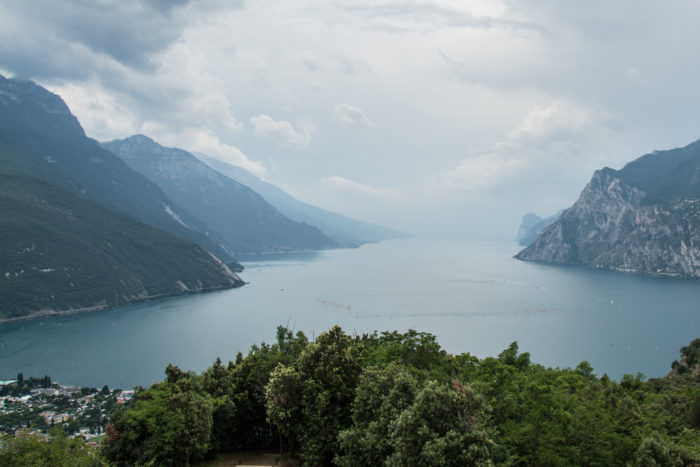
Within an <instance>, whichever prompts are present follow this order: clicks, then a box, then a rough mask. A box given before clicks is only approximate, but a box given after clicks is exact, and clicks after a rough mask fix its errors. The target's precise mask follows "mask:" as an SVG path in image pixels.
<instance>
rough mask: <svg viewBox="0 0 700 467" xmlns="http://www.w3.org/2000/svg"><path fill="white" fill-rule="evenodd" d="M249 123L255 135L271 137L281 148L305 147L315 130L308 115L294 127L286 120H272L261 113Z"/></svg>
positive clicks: (307, 145)
mask: <svg viewBox="0 0 700 467" xmlns="http://www.w3.org/2000/svg"><path fill="white" fill-rule="evenodd" d="M250 123H252V124H253V129H254V130H253V131H254V132H255V135H256V136H263V137H266V138H270V139H273V140H275V141H276V142H277V144H278V145H279V146H280V147H282V148H299V149H306V148H308V147H309V144H310V143H311V137H312V136H313V134H314V133H315V132H316V125H315V124H314V123H313V122H312V121H311V119H310V118H308V117H307V118H306V119H305V120H301V121H299V122H297V125H296V128H295V127H294V125H292V124H291V123H289V122H288V121H286V120H274V119H273V118H272V117H270V116H269V115H262V114H261V115H258V116H257V117H252V118H251V119H250Z"/></svg>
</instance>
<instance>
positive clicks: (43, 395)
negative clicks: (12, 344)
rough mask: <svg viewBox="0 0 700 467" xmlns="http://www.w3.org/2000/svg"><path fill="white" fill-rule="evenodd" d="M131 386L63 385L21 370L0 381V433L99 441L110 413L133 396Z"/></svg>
mask: <svg viewBox="0 0 700 467" xmlns="http://www.w3.org/2000/svg"><path fill="white" fill-rule="evenodd" d="M133 394H134V391H132V390H126V391H125V390H121V389H114V390H110V388H109V387H108V386H104V387H103V388H102V389H97V388H89V387H77V386H64V385H61V384H59V383H57V382H53V381H51V378H50V377H49V376H44V377H43V378H35V377H31V378H24V376H23V374H22V373H19V374H18V375H17V378H16V379H14V380H9V381H0V433H4V434H10V435H12V434H14V435H17V434H19V433H25V434H34V435H38V436H48V435H49V434H50V433H55V432H56V430H61V431H63V433H64V434H65V435H66V436H68V437H73V438H81V439H83V440H85V441H88V442H99V441H100V440H101V438H102V437H103V436H104V435H103V433H104V429H105V426H106V425H107V423H108V421H109V417H110V414H111V413H112V412H113V411H114V410H116V409H117V408H118V407H119V406H120V405H122V404H124V403H125V402H127V401H129V400H130V399H131V397H132V396H133Z"/></svg>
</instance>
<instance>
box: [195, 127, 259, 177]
mask: <svg viewBox="0 0 700 467" xmlns="http://www.w3.org/2000/svg"><path fill="white" fill-rule="evenodd" d="M187 148H188V150H190V151H194V152H201V153H203V154H206V155H207V156H210V157H214V158H216V159H220V160H222V161H224V162H227V163H229V164H232V165H235V166H238V167H243V168H244V169H247V170H249V171H251V172H253V173H254V174H256V175H263V174H264V173H265V172H266V170H265V166H264V165H263V164H261V163H260V162H255V161H251V160H250V159H248V158H247V157H246V155H245V154H243V152H242V151H241V150H240V149H238V148H237V147H235V146H232V145H229V144H224V143H222V142H221V141H220V140H219V138H217V137H216V136H215V135H212V134H211V133H207V132H204V131H197V132H195V133H194V134H193V135H192V137H191V142H190V144H189V145H188V146H187Z"/></svg>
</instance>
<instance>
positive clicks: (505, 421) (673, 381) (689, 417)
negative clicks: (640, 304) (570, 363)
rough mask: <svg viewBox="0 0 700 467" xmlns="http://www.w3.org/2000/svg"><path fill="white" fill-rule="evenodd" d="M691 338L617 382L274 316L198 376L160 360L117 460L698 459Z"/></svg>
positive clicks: (416, 338) (428, 339) (120, 439)
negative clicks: (245, 456)
mask: <svg viewBox="0 0 700 467" xmlns="http://www.w3.org/2000/svg"><path fill="white" fill-rule="evenodd" d="M698 355H700V339H696V340H695V341H693V342H692V343H691V344H690V345H689V346H686V347H683V349H682V356H681V361H680V362H674V364H673V366H674V370H672V371H671V372H670V373H669V375H668V376H667V377H665V378H660V379H651V380H648V381H645V380H644V377H643V376H642V375H637V376H631V375H626V376H624V377H623V378H622V380H621V381H619V382H617V381H614V380H611V379H610V378H608V377H607V376H606V375H602V376H597V375H596V374H595V372H594V369H593V368H591V367H590V365H589V364H588V363H586V362H581V363H580V364H579V365H578V366H577V367H576V368H575V369H552V368H545V367H543V366H541V365H538V364H536V363H533V362H532V361H531V360H530V356H529V354H528V353H522V352H520V351H519V349H518V346H517V344H515V343H513V344H511V345H510V346H509V347H508V348H507V349H505V350H504V351H503V352H501V353H500V354H499V355H498V356H497V357H488V358H484V359H479V358H476V357H474V356H472V355H470V354H460V355H451V354H448V353H446V352H445V351H444V350H442V349H441V348H440V345H439V344H438V342H437V341H436V339H435V337H434V336H432V335H430V334H425V333H419V332H416V331H409V332H407V333H405V334H401V333H398V332H391V333H386V332H385V333H382V334H376V333H375V334H372V335H363V336H349V335H347V334H345V333H344V332H343V331H342V330H341V329H340V328H339V327H334V328H332V329H330V330H329V331H327V332H324V333H322V334H321V335H319V336H318V338H316V340H315V341H314V342H309V341H308V339H307V338H306V337H305V336H304V334H302V333H301V332H298V333H296V334H293V333H292V332H291V331H289V330H288V329H285V328H282V327H280V328H279V329H278V332H277V342H275V343H274V344H272V345H269V344H264V343H263V344H261V345H259V346H253V347H252V348H251V350H250V352H249V353H248V355H246V356H243V355H240V354H239V355H238V356H237V358H236V359H235V361H232V362H229V363H228V364H224V363H222V362H221V361H220V360H219V359H217V360H216V362H215V363H214V365H213V366H212V367H211V368H209V369H208V370H206V371H205V372H203V373H202V374H201V375H197V374H194V373H188V372H183V371H181V370H180V369H178V368H177V367H174V366H169V367H168V368H167V370H166V374H167V379H166V381H164V382H162V383H158V384H155V385H153V386H151V387H150V388H148V389H146V390H142V391H141V392H138V393H137V394H136V395H135V396H134V398H133V399H132V401H131V405H130V407H129V408H128V409H126V410H123V411H120V412H118V413H116V415H114V416H113V418H112V421H111V424H110V425H109V427H108V429H107V432H108V437H107V439H106V441H105V445H104V451H103V452H104V454H105V456H106V458H107V459H109V461H110V462H112V463H114V464H116V465H124V466H125V465H134V464H136V463H138V464H146V463H148V462H153V463H154V464H156V465H187V464H188V463H190V462H192V461H194V460H195V459H200V458H205V457H211V456H213V455H215V454H216V453H220V452H226V451H232V450H241V449H262V450H268V451H271V452H280V450H281V451H282V452H284V453H286V454H287V455H289V456H291V457H292V458H294V457H298V459H300V462H301V463H303V464H304V465H309V466H313V465H332V464H335V465H342V466H357V465H404V466H409V465H424V466H433V465H434V466H446V465H454V466H464V465H493V464H495V465H629V464H637V465H678V466H681V465H692V464H697V463H700V436H699V435H700V371H699V368H698V362H699V361H700V358H698Z"/></svg>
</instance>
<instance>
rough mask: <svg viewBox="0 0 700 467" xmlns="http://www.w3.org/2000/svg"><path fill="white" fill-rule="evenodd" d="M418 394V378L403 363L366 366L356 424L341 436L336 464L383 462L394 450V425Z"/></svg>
mask: <svg viewBox="0 0 700 467" xmlns="http://www.w3.org/2000/svg"><path fill="white" fill-rule="evenodd" d="M417 393H418V384H417V382H416V379H415V378H414V377H413V376H412V375H411V374H410V373H409V372H408V371H407V370H406V368H405V367H403V366H401V365H398V364H390V365H389V366H387V367H386V368H377V367H369V368H365V369H364V371H363V372H362V375H361V376H360V382H359V384H358V386H357V390H356V394H355V401H354V402H353V404H352V421H353V424H352V426H351V427H349V428H347V429H345V430H343V431H341V432H340V433H339V435H338V442H339V446H340V453H339V454H338V455H337V456H336V457H335V462H336V464H338V465H340V466H347V467H351V466H355V465H382V464H383V463H384V461H385V459H387V458H388V457H389V456H390V455H391V454H392V452H393V449H392V446H391V444H389V434H390V432H391V427H392V424H393V423H394V421H395V420H396V419H398V417H399V415H400V414H401V413H402V412H403V411H404V410H405V409H406V408H408V407H410V406H411V404H413V402H414V400H415V398H416V394H417Z"/></svg>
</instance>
